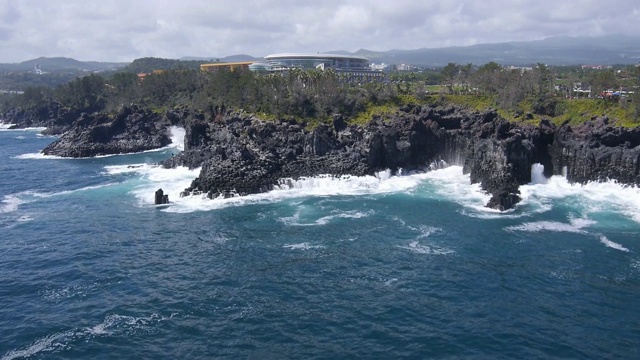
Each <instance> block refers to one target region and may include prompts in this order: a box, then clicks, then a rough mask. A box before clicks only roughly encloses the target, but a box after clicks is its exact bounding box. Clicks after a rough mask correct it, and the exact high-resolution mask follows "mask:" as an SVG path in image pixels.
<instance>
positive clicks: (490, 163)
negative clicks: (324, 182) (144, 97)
mask: <svg viewBox="0 0 640 360" xmlns="http://www.w3.org/2000/svg"><path fill="white" fill-rule="evenodd" d="M213 115H214V116H213V117H211V116H206V115H205V114H203V113H202V112H199V111H195V110H190V109H187V108H183V109H179V110H167V111H166V112H164V113H163V114H155V113H152V112H150V111H147V110H145V109H143V108H141V107H138V106H135V105H132V106H125V107H122V108H121V109H120V110H119V111H118V112H117V113H116V114H115V115H111V116H107V115H104V114H100V113H94V114H86V113H83V114H80V115H79V116H78V117H77V118H75V119H74V120H73V121H70V122H69V121H68V120H69V118H70V117H69V116H67V115H64V114H63V116H64V119H67V121H66V122H65V121H64V120H63V119H61V118H57V119H56V118H53V120H51V119H49V120H47V122H46V123H43V124H40V123H37V121H36V120H35V119H34V117H32V116H29V114H18V113H16V114H14V116H13V117H12V118H10V119H7V120H9V122H12V123H14V124H17V126H20V124H27V125H29V126H34V125H38V126H47V127H48V130H46V131H45V132H50V133H62V136H61V137H60V138H59V139H57V140H56V141H54V142H53V143H52V144H50V145H49V146H47V147H46V148H45V149H44V150H43V153H44V154H47V155H57V156H63V157H92V156H98V155H107V154H119V153H130V152H137V151H144V150H150V149H156V148H161V147H164V146H166V145H168V144H169V143H170V140H169V136H168V129H169V127H170V126H174V125H178V126H182V127H184V129H185V134H186V135H185V139H184V151H183V152H181V153H179V154H176V155H174V156H173V157H171V158H169V159H167V160H166V161H164V162H163V164H162V165H163V166H165V167H176V166H187V167H189V168H198V167H201V172H200V175H199V176H198V177H197V178H196V179H194V180H193V182H192V183H191V186H189V187H188V188H187V189H185V191H184V192H183V194H182V195H184V196H188V195H194V194H198V195H203V194H204V195H206V196H207V197H209V198H217V197H229V196H241V195H246V194H254V193H260V192H265V191H270V190H272V189H273V188H274V187H275V186H280V187H282V186H287V179H292V178H293V179H296V178H300V177H310V176H317V175H330V176H343V175H352V176H362V175H373V174H375V173H376V172H379V171H383V170H387V169H389V170H391V171H392V173H394V174H400V173H402V174H406V173H409V172H416V171H428V170H429V169H430V168H433V167H438V166H442V165H443V164H449V165H461V166H463V169H464V170H463V171H464V172H465V173H468V174H470V179H471V182H472V183H480V184H481V186H482V188H483V189H484V190H485V191H487V192H488V193H489V194H491V199H490V200H489V202H488V203H487V204H486V206H488V207H491V208H495V209H498V210H508V209H511V208H513V207H514V206H515V205H516V204H517V203H518V202H519V201H520V197H519V190H518V188H519V186H520V185H523V184H527V183H529V182H531V167H532V165H534V164H536V163H539V164H542V165H544V172H545V175H546V176H550V175H560V174H562V175H565V176H566V177H567V179H568V180H569V181H571V182H578V183H585V182H589V181H604V180H608V179H615V180H617V181H618V182H619V183H621V184H629V185H638V184H640V175H639V174H640V164H639V162H640V131H639V130H638V129H637V128H622V127H613V126H611V125H610V124H609V119H608V118H607V117H594V118H592V119H590V120H588V121H586V122H584V123H583V124H580V125H577V126H576V125H573V126H572V125H570V124H568V123H565V124H562V125H560V126H556V125H554V124H553V123H552V122H550V121H548V120H544V119H543V120H541V121H540V122H539V124H537V125H531V124H528V123H514V122H509V121H507V120H505V119H503V118H502V117H501V116H500V115H499V114H498V112H497V111H496V110H492V109H488V110H485V111H472V110H468V109H465V108H462V107H459V106H454V105H447V106H443V105H435V104H432V105H428V104H426V105H405V106H402V107H400V109H399V111H397V112H396V113H394V114H389V115H385V116H373V118H372V119H371V120H370V121H369V122H368V123H367V124H366V125H355V124H348V123H347V121H346V119H345V118H344V117H343V116H341V115H339V114H336V115H334V117H333V120H332V121H331V123H323V124H320V125H318V126H315V127H313V128H309V127H308V126H306V125H307V124H306V123H304V122H299V121H297V120H296V119H295V118H294V117H288V118H284V119H279V120H264V119H261V118H260V117H259V116H256V115H255V114H251V113H247V112H243V111H236V110H225V109H220V108H218V109H217V110H216V113H215V114H213ZM5 116H6V115H5Z"/></svg>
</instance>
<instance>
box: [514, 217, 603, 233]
mask: <svg viewBox="0 0 640 360" xmlns="http://www.w3.org/2000/svg"><path fill="white" fill-rule="evenodd" d="M595 223H596V222H595V221H593V220H589V219H569V223H562V222H558V221H534V222H527V223H524V224H521V225H516V226H509V227H507V228H505V230H507V231H524V232H540V231H553V232H569V233H576V234H585V233H586V231H585V230H584V229H585V228H586V227H589V226H590V225H593V224H595Z"/></svg>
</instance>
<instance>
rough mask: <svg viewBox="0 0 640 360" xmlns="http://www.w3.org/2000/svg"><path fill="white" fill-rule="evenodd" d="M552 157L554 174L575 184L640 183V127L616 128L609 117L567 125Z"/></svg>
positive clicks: (552, 149) (559, 133)
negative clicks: (612, 180)
mask: <svg viewBox="0 0 640 360" xmlns="http://www.w3.org/2000/svg"><path fill="white" fill-rule="evenodd" d="M549 154H550V156H551V159H552V163H553V169H554V173H557V174H561V173H562V174H565V175H566V177H567V179H568V180H569V181H571V182H579V183H585V182H587V181H603V180H608V179H615V180H617V181H618V182H620V183H622V184H636V185H638V184H640V128H633V129H623V128H613V127H611V126H609V125H608V119H607V118H599V119H596V120H595V121H588V122H586V123H585V124H583V125H580V126H577V127H571V126H569V125H566V124H565V125H563V126H562V127H560V128H559V129H558V131H556V132H555V135H554V141H553V144H552V146H550V148H549Z"/></svg>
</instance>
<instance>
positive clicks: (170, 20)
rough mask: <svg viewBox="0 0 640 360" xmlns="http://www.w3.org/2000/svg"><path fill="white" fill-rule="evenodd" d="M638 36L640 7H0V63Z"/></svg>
mask: <svg viewBox="0 0 640 360" xmlns="http://www.w3.org/2000/svg"><path fill="white" fill-rule="evenodd" d="M608 34H626V35H634V36H640V1H638V0H616V1H603V0H593V1H592V0H573V1H557V0H536V1H525V0H474V1H467V0H455V1H453V0H438V1H417V0H414V1H405V0H352V1H337V0H321V1H314V0H279V1H270V0H264V1H260V0H249V1H243V0H235V1H228V0H214V1H196V0H99V1H98V0H53V1H45V0H0V63H16V62H21V61H25V60H30V59H34V58H38V57H40V56H46V57H56V56H64V57H71V58H74V59H77V60H82V61H114V62H129V61H132V60H134V59H137V58H141V57H147V56H153V57H162V58H181V57H185V56H201V57H210V58H222V57H225V56H229V55H235V54H247V55H252V56H255V57H262V56H265V55H268V54H272V53H282V52H329V51H332V50H346V51H356V50H358V49H368V50H376V51H384V50H391V49H406V50H410V49H419V48H436V47H446V46H466V45H475V44H481V43H499V42H508V41H528V40H540V39H544V38H547V37H551V36H577V35H581V36H599V35H608Z"/></svg>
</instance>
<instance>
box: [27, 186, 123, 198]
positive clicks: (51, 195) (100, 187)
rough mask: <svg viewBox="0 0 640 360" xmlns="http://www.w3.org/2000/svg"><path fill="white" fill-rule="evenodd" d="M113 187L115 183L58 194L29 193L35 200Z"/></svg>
mask: <svg viewBox="0 0 640 360" xmlns="http://www.w3.org/2000/svg"><path fill="white" fill-rule="evenodd" d="M113 185H116V183H107V184H100V185H91V186H85V187H82V188H79V189H74V190H64V191H58V192H53V193H38V192H30V193H31V194H32V195H33V197H36V198H50V197H53V196H61V195H68V194H73V193H77V192H83V191H90V190H96V189H102V188H105V187H109V186H113Z"/></svg>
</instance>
